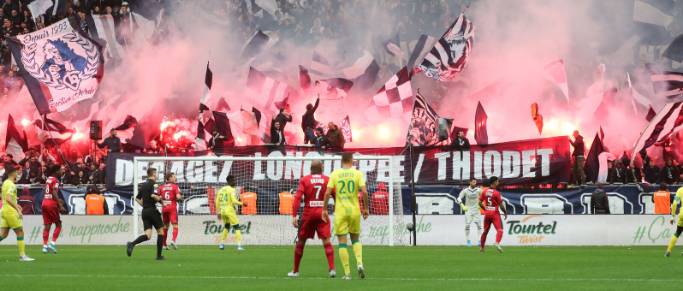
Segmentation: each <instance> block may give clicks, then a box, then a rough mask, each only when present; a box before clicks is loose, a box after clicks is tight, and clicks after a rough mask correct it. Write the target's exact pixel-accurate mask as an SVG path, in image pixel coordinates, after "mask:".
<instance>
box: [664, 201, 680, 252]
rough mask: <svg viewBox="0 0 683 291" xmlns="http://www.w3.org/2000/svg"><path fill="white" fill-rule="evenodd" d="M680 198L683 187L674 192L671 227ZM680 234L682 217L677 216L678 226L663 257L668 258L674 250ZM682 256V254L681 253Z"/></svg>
mask: <svg viewBox="0 0 683 291" xmlns="http://www.w3.org/2000/svg"><path fill="white" fill-rule="evenodd" d="M681 198H683V187H681V188H678V191H676V197H674V204H673V205H672V206H671V225H673V224H674V219H675V218H676V208H677V207H678V204H679V203H681ZM681 233H683V216H681V215H679V216H678V225H677V226H676V233H674V235H673V236H671V241H669V248H668V249H667V250H666V254H664V256H665V257H667V258H668V257H669V256H670V255H671V250H672V249H673V248H674V245H676V241H677V240H678V237H679V236H681ZM681 254H682V255H683V253H681Z"/></svg>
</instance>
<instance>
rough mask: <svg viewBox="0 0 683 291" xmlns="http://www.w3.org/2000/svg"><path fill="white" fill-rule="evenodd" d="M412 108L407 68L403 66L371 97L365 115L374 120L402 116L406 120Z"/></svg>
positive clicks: (411, 92) (411, 90) (411, 93)
mask: <svg viewBox="0 0 683 291" xmlns="http://www.w3.org/2000/svg"><path fill="white" fill-rule="evenodd" d="M412 109H413V89H412V87H411V85H410V76H409V75H408V69H407V68H406V67H403V69H402V70H401V71H399V72H398V73H397V74H396V75H394V76H393V77H391V79H389V81H387V83H386V84H384V86H383V87H382V88H381V89H380V90H379V92H377V94H375V96H374V97H372V102H371V103H370V107H368V109H366V110H365V117H366V118H367V119H368V120H370V121H374V122H378V121H381V120H383V119H390V118H399V117H403V118H404V119H406V121H407V120H408V118H410V112H411V110H412Z"/></svg>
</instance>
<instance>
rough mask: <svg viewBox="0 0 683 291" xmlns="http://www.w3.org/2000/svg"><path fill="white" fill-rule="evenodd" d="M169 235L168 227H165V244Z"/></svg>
mask: <svg viewBox="0 0 683 291" xmlns="http://www.w3.org/2000/svg"><path fill="white" fill-rule="evenodd" d="M167 237H168V228H164V246H166V238H167Z"/></svg>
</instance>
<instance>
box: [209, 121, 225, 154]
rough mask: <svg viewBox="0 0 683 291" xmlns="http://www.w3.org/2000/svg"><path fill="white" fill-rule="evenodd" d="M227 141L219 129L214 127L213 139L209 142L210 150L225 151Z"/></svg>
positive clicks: (212, 131) (212, 130)
mask: <svg viewBox="0 0 683 291" xmlns="http://www.w3.org/2000/svg"><path fill="white" fill-rule="evenodd" d="M226 147H227V145H226V139H225V137H224V136H222V135H221V134H220V132H218V127H217V126H214V127H213V128H212V129H211V139H210V140H209V149H210V150H211V149H224V148H226Z"/></svg>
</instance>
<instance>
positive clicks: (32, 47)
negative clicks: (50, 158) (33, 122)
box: [7, 18, 104, 115]
mask: <svg viewBox="0 0 683 291" xmlns="http://www.w3.org/2000/svg"><path fill="white" fill-rule="evenodd" d="M72 21H73V22H72ZM47 31H50V33H49V34H48V33H46V32H47ZM8 40H9V41H8V42H7V44H8V45H9V47H10V50H11V51H12V55H13V56H14V59H15V61H16V63H17V66H18V67H19V71H20V72H21V74H22V76H23V78H24V82H25V83H26V87H27V88H28V91H29V92H30V93H31V97H33V102H34V103H35V104H36V107H37V108H38V112H39V113H40V114H41V115H45V114H48V113H51V112H61V111H64V110H66V109H68V108H70V107H71V106H72V105H74V104H75V103H76V102H78V101H81V100H85V99H89V98H92V97H93V95H95V92H97V87H98V86H99V84H100V81H102V76H103V71H104V59H103V57H102V54H101V53H100V52H101V51H102V46H100V44H98V43H97V42H96V41H94V40H92V39H91V38H89V37H88V36H87V35H85V34H83V32H81V30H80V29H79V26H78V24H77V23H76V22H75V19H74V18H67V19H64V20H61V21H59V22H57V23H55V24H53V25H51V26H49V27H47V28H45V29H44V30H39V31H37V32H33V33H29V34H24V35H18V36H16V37H10V38H8Z"/></svg>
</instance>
